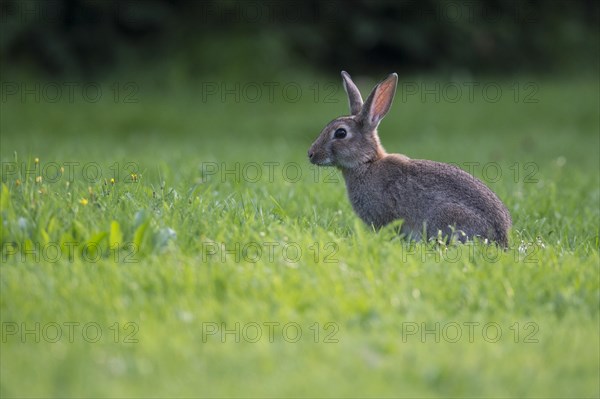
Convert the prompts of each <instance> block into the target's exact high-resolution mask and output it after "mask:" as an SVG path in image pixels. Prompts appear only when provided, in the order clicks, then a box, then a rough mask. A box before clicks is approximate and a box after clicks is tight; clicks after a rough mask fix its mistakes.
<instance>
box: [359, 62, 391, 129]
mask: <svg viewBox="0 0 600 399" xmlns="http://www.w3.org/2000/svg"><path fill="white" fill-rule="evenodd" d="M397 83H398V75H396V74H395V73H392V74H391V75H390V76H388V77H387V78H385V80H383V81H382V82H381V83H379V84H378V85H377V86H375V88H374V89H373V91H372V92H371V94H370V95H369V98H367V101H366V102H365V104H364V106H363V108H362V110H361V113H360V118H361V120H362V122H363V123H364V124H365V125H366V126H367V127H368V128H369V129H375V128H376V127H377V125H379V122H381V120H382V119H383V117H384V116H385V114H387V113H388V111H389V110H390V107H391V106H392V101H393V100H394V94H395V93H396V84H397Z"/></svg>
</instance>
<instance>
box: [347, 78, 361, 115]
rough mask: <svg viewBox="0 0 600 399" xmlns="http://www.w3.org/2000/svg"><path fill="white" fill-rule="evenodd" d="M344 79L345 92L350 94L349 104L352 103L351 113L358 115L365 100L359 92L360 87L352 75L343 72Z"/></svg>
mask: <svg viewBox="0 0 600 399" xmlns="http://www.w3.org/2000/svg"><path fill="white" fill-rule="evenodd" d="M342 79H343V80H344V90H346V94H348V102H349V103H350V113H351V114H352V115H356V114H358V113H359V112H360V110H361V109H362V106H363V99H362V96H361V95H360V91H358V87H356V85H355V84H354V82H353V81H352V79H351V78H350V75H349V74H348V72H346V71H342Z"/></svg>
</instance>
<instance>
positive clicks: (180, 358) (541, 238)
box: [0, 77, 600, 397]
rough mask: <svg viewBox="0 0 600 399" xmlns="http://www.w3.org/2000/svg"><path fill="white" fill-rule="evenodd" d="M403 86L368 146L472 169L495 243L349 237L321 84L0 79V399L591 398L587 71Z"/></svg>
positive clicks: (333, 98)
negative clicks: (492, 205) (329, 161)
mask: <svg viewBox="0 0 600 399" xmlns="http://www.w3.org/2000/svg"><path fill="white" fill-rule="evenodd" d="M400 80H401V84H400V87H399V94H398V96H397V98H396V100H395V104H394V106H393V108H392V110H391V112H390V114H389V115H388V116H387V117H386V119H385V120H384V121H383V122H382V125H381V127H380V136H381V139H382V142H383V144H384V146H385V147H386V149H387V150H388V151H389V152H401V153H404V154H406V155H408V156H409V157H412V158H427V159H434V160H438V161H444V162H453V163H456V164H458V165H459V166H461V167H463V168H464V169H466V170H472V171H473V173H474V175H476V176H477V177H480V178H482V179H483V180H484V181H485V182H486V183H487V184H488V185H489V186H490V187H491V188H492V189H493V190H494V191H495V192H496V193H497V194H498V195H499V197H500V198H501V199H502V200H503V201H504V202H505V203H506V205H507V207H508V208H509V210H510V212H511V214H512V218H513V230H512V232H511V239H510V243H511V246H510V248H509V249H508V250H507V251H505V252H499V251H498V250H497V249H496V248H495V247H488V246H485V245H483V244H480V243H470V244H466V245H460V246H450V247H446V246H443V245H439V244H435V243H429V244H422V243H419V244H415V243H407V242H405V241H402V240H400V239H398V237H396V236H395V235H394V234H393V229H392V228H387V229H383V230H382V231H378V232H375V231H372V230H371V229H369V228H368V227H367V226H364V225H363V224H362V223H361V222H360V220H359V219H358V218H357V217H356V216H355V215H354V214H353V212H352V209H351V207H350V204H349V202H348V200H347V198H346V193H345V187H344V183H343V180H342V179H341V175H339V174H338V173H337V172H336V171H335V170H333V169H315V168H314V167H313V166H311V165H310V164H309V163H308V162H307V159H306V151H307V149H308V147H309V145H310V144H311V143H312V141H313V140H314V138H315V137H316V136H317V134H318V133H319V132H320V130H321V128H322V127H323V126H324V125H325V124H326V123H327V122H328V121H329V120H331V119H333V118H334V117H335V116H337V115H340V114H345V113H346V112H347V109H346V107H347V106H346V102H345V99H344V97H343V95H342V94H343V91H342V90H341V89H340V87H341V84H340V82H338V81H337V80H336V81H331V83H333V85H331V86H327V83H329V82H327V81H326V79H320V80H308V79H307V80H306V81H302V82H298V83H297V86H296V87H292V86H290V87H291V88H290V89H289V92H288V93H287V94H286V93H285V92H283V91H282V90H280V88H281V87H283V86H284V85H285V84H286V83H289V82H281V84H280V85H279V86H278V88H277V89H276V90H275V91H274V94H273V97H272V98H269V97H268V96H267V95H266V90H263V92H262V95H260V96H257V95H256V94H255V93H256V92H252V91H251V90H256V87H254V88H253V87H252V86H244V84H245V83H244V82H241V86H240V91H238V94H239V95H240V98H239V101H238V99H236V98H235V96H236V94H226V93H225V96H224V97H225V98H223V99H222V98H221V94H223V90H222V89H221V88H220V86H219V85H218V82H217V83H216V88H215V86H212V85H209V86H207V85H204V86H198V87H195V88H194V89H192V88H172V89H166V88H164V87H163V88H160V87H155V86H152V85H144V84H141V83H140V84H137V83H134V84H133V86H127V81H119V82H108V83H105V84H104V83H103V84H101V85H100V88H101V90H102V93H103V95H102V96H101V98H99V99H98V101H94V102H93V101H90V100H89V98H87V99H86V98H84V97H83V96H82V94H81V91H80V90H79V89H78V90H75V94H74V97H73V99H72V100H73V101H71V99H70V98H69V97H68V96H67V95H66V94H65V91H63V95H62V97H60V98H59V100H58V101H56V102H52V101H49V99H52V98H54V97H52V94H51V91H50V90H52V89H53V87H51V86H48V84H41V85H40V86H39V88H38V89H36V90H37V91H38V94H39V93H41V94H39V95H40V98H39V99H37V98H36V97H35V96H36V94H26V95H25V97H23V98H22V97H21V94H22V88H21V87H20V86H18V85H17V86H16V87H17V89H16V91H15V90H14V89H15V86H14V82H13V83H11V84H13V86H10V87H9V86H6V85H5V86H4V88H5V89H7V88H10V90H5V91H4V93H5V95H6V93H7V92H8V93H13V92H14V93H16V94H10V95H7V96H6V97H5V98H3V99H2V111H1V118H0V119H1V122H0V123H1V125H0V127H1V132H2V136H1V137H2V143H1V144H2V146H1V147H2V148H1V152H0V156H1V160H2V191H1V195H2V196H1V201H0V202H1V214H0V215H1V224H2V230H1V231H2V233H1V237H0V238H1V241H2V264H1V267H0V271H1V277H0V282H1V286H0V287H1V296H0V301H1V305H0V309H1V319H2V350H1V358H0V366H1V381H0V385H1V388H0V394H1V395H2V397H100V396H103V397H166V396H186V397H192V396H193V397H200V396H203V397H204V396H206V397H286V396H287V397H292V396H293V397H303V396H320V397H333V396H335V397H368V396H373V397H375V396H377V397H383V396H385V397H447V396H454V397H455V396H470V397H528V396H536V397H598V396H599V395H600V387H599V383H600V382H599V377H598V373H599V372H600V368H599V351H600V347H599V340H598V334H599V320H600V318H599V299H600V298H599V292H600V291H599V262H600V256H599V216H600V215H599V204H600V174H599V173H600V172H599V168H598V167H599V163H600V161H599V146H600V143H599V131H600V128H599V125H598V124H599V111H598V110H599V107H600V104H599V97H598V88H599V84H598V80H596V79H591V78H585V77H575V78H573V79H554V80H553V79H549V78H546V79H542V80H537V79H528V78H522V79H517V80H510V79H504V80H502V81H496V80H494V79H481V80H479V81H478V85H476V86H474V87H475V89H474V90H473V92H472V97H470V96H469V95H468V90H467V88H468V85H464V84H463V83H460V82H459V83H458V86H459V87H460V88H461V89H462V94H461V95H457V93H458V92H457V91H456V87H455V86H456V85H454V86H453V85H452V84H450V83H449V82H448V81H439V80H436V79H433V78H427V79H425V80H415V79H413V80H410V79H405V78H402V77H401V79H400ZM315 82H318V83H319V87H318V88H317V86H315ZM372 83H373V82H362V83H361V82H359V85H360V86H361V88H362V89H363V90H365V91H366V90H368V89H369V88H370V87H371V85H372ZM115 84H118V85H119V86H115ZM436 84H437V85H438V86H436ZM258 85H259V86H261V88H262V89H265V86H263V84H262V83H260V82H259V83H258ZM496 85H497V86H496ZM244 87H245V89H244ZM297 87H300V89H301V90H302V95H295V94H294V93H293V90H294V89H297ZM484 87H485V88H486V89H485V90H488V91H487V92H486V91H482V90H483V88H484ZM498 87H499V88H500V89H501V90H502V92H501V94H495V92H494V90H497V89H498ZM138 89H139V90H138ZM44 90H47V91H46V92H44ZM243 90H246V91H245V92H243ZM453 90H454V91H453ZM430 91H433V92H434V93H437V95H439V96H440V98H439V101H438V99H436V94H427V93H429V92H430ZM240 92H241V94H240ZM211 93H212V94H211ZM440 93H441V94H440ZM498 93H499V92H498ZM315 96H316V97H315ZM255 98H256V101H254V100H255ZM125 99H126V100H128V101H131V102H127V101H125ZM296 99H297V101H296ZM36 159H37V160H36ZM61 168H62V172H61ZM40 176H41V179H40ZM111 179H114V181H112V180H111Z"/></svg>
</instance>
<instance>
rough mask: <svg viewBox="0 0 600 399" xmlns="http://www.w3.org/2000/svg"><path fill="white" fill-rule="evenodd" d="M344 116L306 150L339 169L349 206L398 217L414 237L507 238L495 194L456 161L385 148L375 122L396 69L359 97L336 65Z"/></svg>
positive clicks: (506, 219) (372, 220)
mask: <svg viewBox="0 0 600 399" xmlns="http://www.w3.org/2000/svg"><path fill="white" fill-rule="evenodd" d="M342 78H343V82H344V88H345V89H346V93H347V94H348V99H349V102H350V113H351V115H350V116H342V117H339V118H337V119H334V120H333V121H331V122H329V124H327V126H325V128H324V129H323V131H322V132H321V134H320V135H319V137H318V138H317V139H316V140H315V142H314V143H313V145H312V146H311V147H310V149H309V150H308V157H309V158H310V161H311V162H312V163H313V164H315V165H320V166H336V167H337V168H339V169H340V170H341V171H342V174H343V176H344V180H345V181H346V188H347V191H348V197H349V198H350V202H351V203H352V207H353V208H354V211H355V212H356V213H357V214H358V216H359V217H360V218H361V219H362V220H363V221H364V222H365V223H367V224H369V225H372V226H374V227H375V228H380V227H382V226H385V225H386V224H388V223H390V222H392V221H394V220H398V219H402V220H403V224H402V229H401V231H402V233H404V234H406V235H407V236H410V237H412V238H414V239H420V238H421V237H422V233H423V232H425V233H426V234H427V238H430V237H437V236H438V235H439V234H440V232H441V235H442V236H444V237H446V238H447V239H451V238H456V239H459V240H460V241H462V242H464V241H466V240H467V239H468V238H473V237H479V238H481V239H488V240H490V241H495V242H497V243H498V244H500V245H502V246H503V247H507V246H508V230H509V229H510V227H511V218H510V214H509V213H508V210H507V209H506V207H505V206H504V204H503V203H502V201H500V200H499V199H498V197H497V196H496V195H495V194H494V193H493V192H492V191H491V190H490V189H489V188H488V187H487V186H486V185H485V184H483V183H482V182H481V181H479V180H478V179H476V178H475V177H473V176H471V175H469V174H468V173H466V172H465V171H463V170H462V169H459V168H458V167H455V166H452V165H448V164H444V163H440V162H434V161H427V160H418V159H410V158H408V157H407V156H405V155H400V154H388V153H386V152H385V150H384V149H383V147H382V146H381V144H380V142H379V136H378V134H377V126H378V125H379V122H380V121H381V120H382V119H383V117H384V116H385V115H386V114H387V112H388V111H389V109H390V106H391V105H392V101H393V99H394V93H395V92H396V84H397V82H398V75H396V74H395V73H393V74H391V75H390V76H388V77H387V78H386V79H385V80H383V81H382V82H380V83H379V84H378V85H377V86H375V88H374V89H373V91H372V92H371V94H370V95H369V98H367V101H366V102H365V103H364V104H363V100H362V97H361V95H360V92H359V91H358V88H357V87H356V85H355V84H354V82H352V79H351V78H350V75H348V73H346V72H344V71H342Z"/></svg>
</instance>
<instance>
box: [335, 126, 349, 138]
mask: <svg viewBox="0 0 600 399" xmlns="http://www.w3.org/2000/svg"><path fill="white" fill-rule="evenodd" d="M333 137H334V138H336V139H343V138H344V137H346V129H342V128H339V129H338V130H336V131H335V133H334V134H333Z"/></svg>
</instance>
